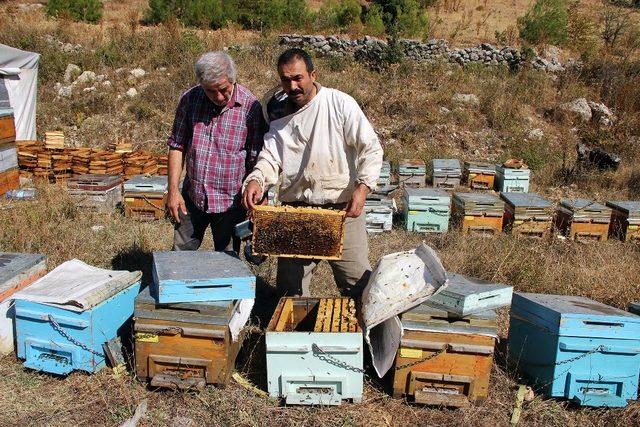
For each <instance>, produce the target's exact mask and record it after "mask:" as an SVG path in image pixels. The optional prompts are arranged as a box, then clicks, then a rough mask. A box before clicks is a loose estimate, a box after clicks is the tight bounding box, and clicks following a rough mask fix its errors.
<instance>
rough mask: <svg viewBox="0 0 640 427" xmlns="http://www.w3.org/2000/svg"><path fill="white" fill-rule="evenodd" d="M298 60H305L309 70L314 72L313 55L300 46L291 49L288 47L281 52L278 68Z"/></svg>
mask: <svg viewBox="0 0 640 427" xmlns="http://www.w3.org/2000/svg"><path fill="white" fill-rule="evenodd" d="M296 60H302V61H304V65H306V66H307V72H309V73H310V72H312V71H313V70H314V67H313V61H312V60H311V56H310V55H309V54H308V53H307V51H306V50H304V49H300V48H298V47H292V48H291V49H287V50H285V51H284V52H282V53H281V54H280V56H279V57H278V69H280V67H282V66H283V65H285V64H289V63H291V62H293V61H296Z"/></svg>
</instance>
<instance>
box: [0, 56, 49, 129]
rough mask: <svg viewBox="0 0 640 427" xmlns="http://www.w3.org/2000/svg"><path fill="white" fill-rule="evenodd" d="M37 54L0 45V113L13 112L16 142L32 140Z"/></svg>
mask: <svg viewBox="0 0 640 427" xmlns="http://www.w3.org/2000/svg"><path fill="white" fill-rule="evenodd" d="M39 60H40V55H38V54H37V53H33V52H25V51H24V50H20V49H15V48H13V47H10V46H7V45H4V44H0V110H8V109H13V115H14V120H15V124H16V140H25V139H30V140H34V139H36V97H37V92H38V61H39Z"/></svg>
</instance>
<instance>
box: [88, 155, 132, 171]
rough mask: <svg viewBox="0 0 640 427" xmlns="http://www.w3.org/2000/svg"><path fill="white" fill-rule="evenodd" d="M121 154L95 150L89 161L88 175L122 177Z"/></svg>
mask: <svg viewBox="0 0 640 427" xmlns="http://www.w3.org/2000/svg"><path fill="white" fill-rule="evenodd" d="M123 171H124V165H123V163H122V154H120V153H112V152H109V151H104V150H97V151H95V152H94V153H92V154H91V156H90V159H89V173H90V174H95V175H122V173H123Z"/></svg>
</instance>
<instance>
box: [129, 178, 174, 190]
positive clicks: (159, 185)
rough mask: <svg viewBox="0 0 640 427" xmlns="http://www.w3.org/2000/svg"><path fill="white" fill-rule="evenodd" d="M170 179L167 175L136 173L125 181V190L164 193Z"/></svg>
mask: <svg viewBox="0 0 640 427" xmlns="http://www.w3.org/2000/svg"><path fill="white" fill-rule="evenodd" d="M168 186H169V181H168V178H167V177H166V176H147V175H136V176H134V177H133V178H131V179H130V180H128V181H126V182H125V183H124V191H126V192H129V193H164V192H166V191H167V188H168Z"/></svg>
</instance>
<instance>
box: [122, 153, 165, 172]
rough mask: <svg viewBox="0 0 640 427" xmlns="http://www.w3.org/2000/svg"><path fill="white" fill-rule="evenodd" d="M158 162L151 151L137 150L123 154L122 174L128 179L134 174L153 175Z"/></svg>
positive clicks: (156, 169)
mask: <svg viewBox="0 0 640 427" xmlns="http://www.w3.org/2000/svg"><path fill="white" fill-rule="evenodd" d="M157 172H158V163H157V162H156V159H155V158H154V157H153V155H152V154H151V153H148V152H145V151H137V152H133V153H130V154H127V155H125V156H124V176H125V177H126V178H127V179H129V178H131V177H133V176H134V175H155V174H156V173H157Z"/></svg>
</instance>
